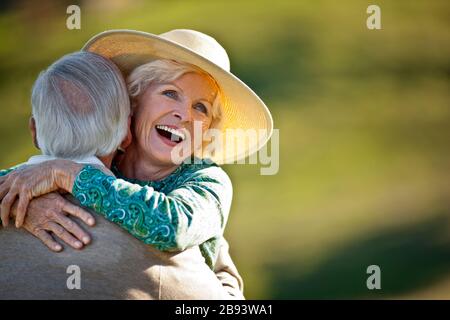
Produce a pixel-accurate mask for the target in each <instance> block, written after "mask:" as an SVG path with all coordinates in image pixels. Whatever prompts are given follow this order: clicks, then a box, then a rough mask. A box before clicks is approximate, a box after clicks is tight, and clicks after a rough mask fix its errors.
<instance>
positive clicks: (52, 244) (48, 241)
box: [33, 229, 62, 252]
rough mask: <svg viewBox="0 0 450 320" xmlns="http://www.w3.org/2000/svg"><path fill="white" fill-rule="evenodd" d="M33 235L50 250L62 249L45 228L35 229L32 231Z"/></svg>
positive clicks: (57, 250)
mask: <svg viewBox="0 0 450 320" xmlns="http://www.w3.org/2000/svg"><path fill="white" fill-rule="evenodd" d="M33 234H34V236H35V237H36V238H38V239H40V240H41V241H42V242H43V243H44V244H45V245H46V246H47V247H48V248H49V249H50V250H52V251H55V252H60V251H61V250H62V246H61V245H60V244H59V243H58V242H56V241H55V240H53V238H52V236H51V235H49V234H48V232H47V231H45V230H42V229H40V230H37V231H35V232H33Z"/></svg>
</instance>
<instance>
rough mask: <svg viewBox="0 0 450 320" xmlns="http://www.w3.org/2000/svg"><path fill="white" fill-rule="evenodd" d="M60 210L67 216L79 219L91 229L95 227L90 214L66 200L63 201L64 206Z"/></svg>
mask: <svg viewBox="0 0 450 320" xmlns="http://www.w3.org/2000/svg"><path fill="white" fill-rule="evenodd" d="M62 209H63V210H64V211H65V212H67V213H68V214H70V215H72V216H74V217H77V218H79V219H81V221H83V222H84V223H86V224H87V225H88V226H91V227H92V226H94V225H95V219H94V217H93V216H92V214H90V213H89V212H87V211H86V210H84V209H83V208H81V207H79V206H77V205H75V204H73V203H71V202H70V201H68V200H66V199H64V205H63V208H62Z"/></svg>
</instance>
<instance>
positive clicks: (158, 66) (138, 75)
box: [127, 59, 222, 128]
mask: <svg viewBox="0 0 450 320" xmlns="http://www.w3.org/2000/svg"><path fill="white" fill-rule="evenodd" d="M191 72H195V73H198V74H200V75H203V76H205V77H207V78H208V79H210V80H211V81H212V83H213V84H214V86H215V87H216V90H217V94H216V97H215V98H214V101H213V104H212V110H211V111H212V122H211V125H210V128H218V127H219V125H220V121H221V119H222V107H221V106H222V92H221V90H220V87H219V85H218V84H217V82H216V80H215V79H214V78H213V77H212V76H211V75H210V74H208V73H206V72H205V71H203V70H202V69H200V68H199V67H197V66H194V65H191V64H188V63H182V62H177V61H174V60H167V59H158V60H154V61H152V62H149V63H146V64H143V65H141V66H139V67H137V68H136V69H134V70H133V71H132V72H131V74H130V75H129V76H128V78H127V85H128V94H129V95H130V97H131V108H132V109H134V108H136V105H137V101H138V99H139V97H140V96H141V95H142V94H144V92H145V90H146V89H147V88H148V86H149V85H150V84H152V83H161V82H168V81H174V80H176V79H178V78H179V77H181V76H182V75H184V74H186V73H191Z"/></svg>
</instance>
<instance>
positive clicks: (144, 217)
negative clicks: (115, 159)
mask: <svg viewBox="0 0 450 320" xmlns="http://www.w3.org/2000/svg"><path fill="white" fill-rule="evenodd" d="M55 162H57V163H55ZM52 166H53V168H52ZM80 167H82V165H79V164H74V163H73V162H71V161H67V160H54V161H49V162H47V163H46V167H44V168H38V167H35V168H26V169H25V170H22V171H21V172H20V174H17V175H16V177H14V178H12V179H10V180H11V181H9V182H8V183H6V182H4V183H3V184H2V185H0V199H1V198H3V196H5V194H6V196H5V197H4V198H3V201H2V219H3V216H4V214H5V213H4V208H6V209H7V211H9V208H10V204H9V202H11V201H12V200H11V199H13V200H15V199H16V197H19V206H18V210H19V211H20V210H25V209H26V206H27V205H28V202H29V200H30V199H31V198H33V197H36V196H39V195H42V194H45V193H48V192H50V191H54V190H56V189H58V188H62V189H64V190H66V191H68V192H72V194H73V195H74V196H75V197H76V198H78V200H79V201H80V202H81V203H82V204H83V205H85V206H87V207H90V208H92V209H94V210H96V211H97V212H98V213H100V214H102V215H104V216H105V217H106V218H107V219H108V220H110V221H112V222H115V223H117V224H119V225H120V226H122V227H123V228H124V229H126V230H127V231H129V232H130V233H131V234H132V235H133V236H135V237H136V238H138V239H140V240H141V241H143V242H145V243H147V244H152V245H155V247H157V248H158V249H160V250H183V249H185V248H187V247H190V246H193V245H198V244H201V243H203V242H205V241H206V240H208V239H211V238H213V237H217V236H219V235H221V234H222V232H223V229H224V227H225V224H226V221H227V218H228V212H229V209H230V206H231V198H232V187H231V182H230V180H229V178H228V176H227V175H226V173H225V172H224V171H223V170H222V169H220V168H219V167H208V168H205V169H201V170H198V171H196V172H194V173H192V174H191V175H189V176H188V177H186V179H184V181H183V183H182V184H181V185H179V186H178V187H177V188H175V189H174V190H173V191H172V192H170V193H168V194H164V193H161V192H157V191H155V190H154V189H153V188H151V187H147V186H144V187H143V186H140V185H138V184H131V183H128V182H126V181H124V180H121V179H116V178H115V177H113V176H110V175H108V174H105V173H104V172H103V171H101V170H99V169H96V168H94V167H92V166H85V167H84V168H83V169H82V170H81V171H80ZM49 168H50V169H49ZM74 182H75V183H74ZM72 186H73V189H72ZM5 199H6V200H7V201H8V203H7V204H6V205H4V203H3V202H4V201H5ZM20 203H22V206H20ZM5 211H6V210H5ZM19 211H18V215H19Z"/></svg>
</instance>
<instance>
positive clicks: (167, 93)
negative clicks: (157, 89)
mask: <svg viewBox="0 0 450 320" xmlns="http://www.w3.org/2000/svg"><path fill="white" fill-rule="evenodd" d="M163 95H165V96H166V97H169V98H172V99H176V98H178V94H177V92H176V91H175V90H165V91H163Z"/></svg>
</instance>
